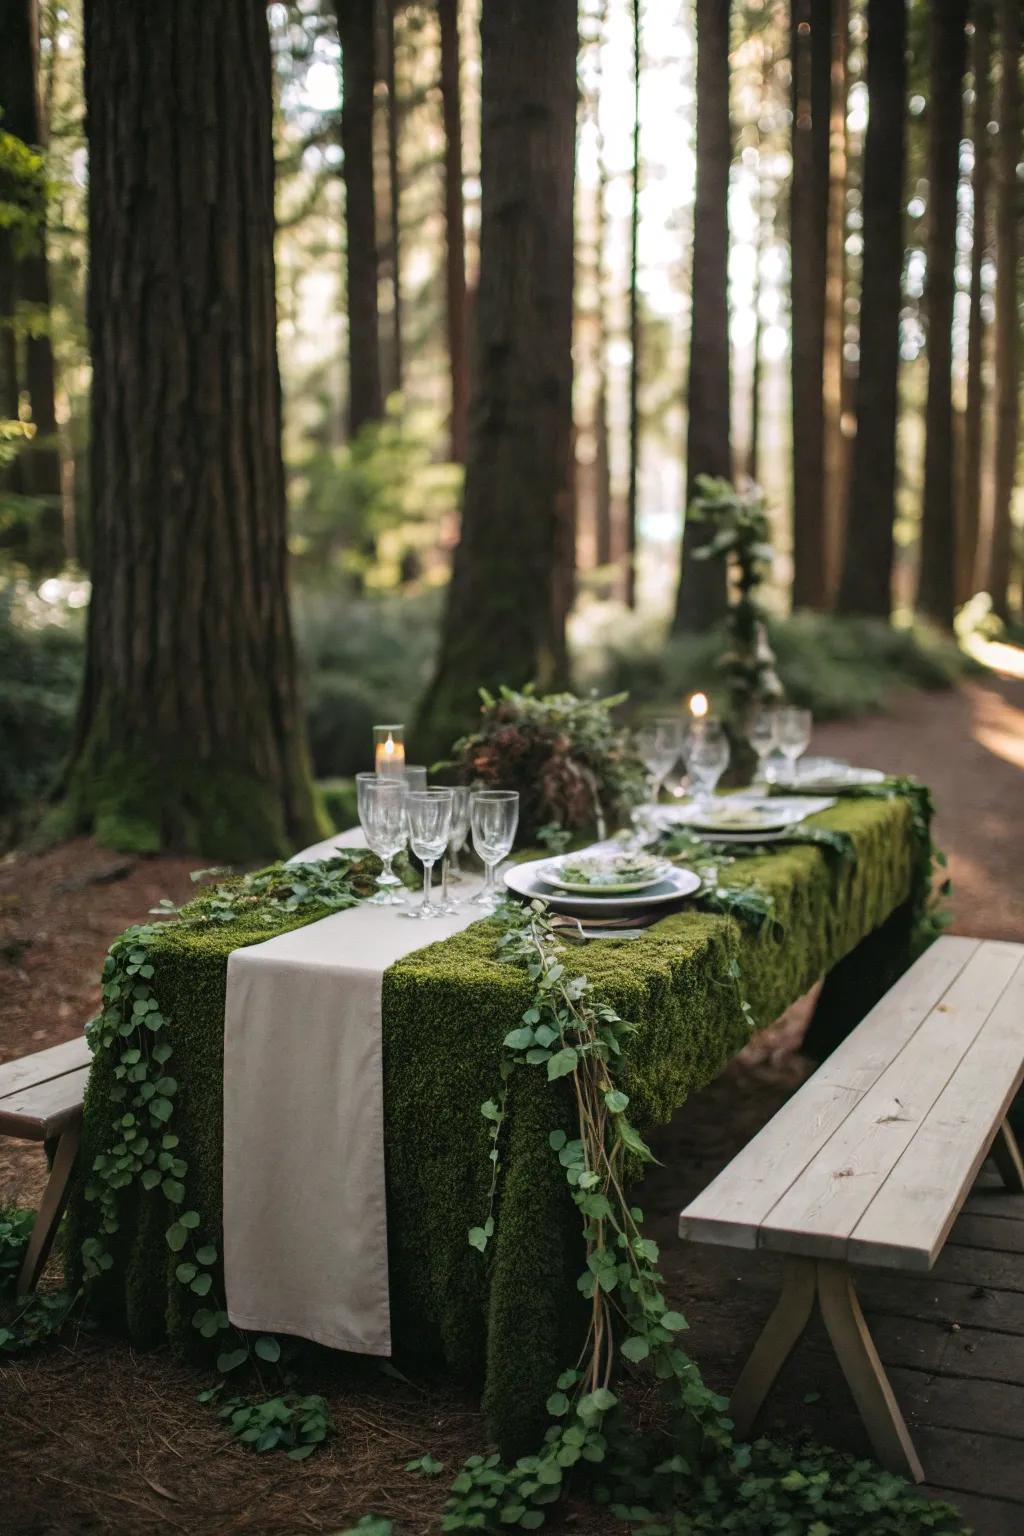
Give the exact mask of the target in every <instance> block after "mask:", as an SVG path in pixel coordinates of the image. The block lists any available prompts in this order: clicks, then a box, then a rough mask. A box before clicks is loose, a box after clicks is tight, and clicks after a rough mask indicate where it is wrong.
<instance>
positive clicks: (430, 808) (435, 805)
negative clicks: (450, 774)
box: [402, 789, 453, 918]
mask: <svg viewBox="0 0 1024 1536" xmlns="http://www.w3.org/2000/svg"><path fill="white" fill-rule="evenodd" d="M452 798H453V797H452V791H451V790H450V789H413V790H407V791H406V795H405V814H406V820H407V821H408V824H409V846H410V848H411V849H412V851H413V853H414V854H415V855H416V857H417V858H418V859H419V861H420V863H421V864H422V865H423V899H422V901H421V902H420V904H419V906H418V907H414V908H413V909H412V911H410V912H403V913H402V916H403V917H411V918H424V917H440V915H441V909H440V907H439V906H438V905H437V904H436V902H433V901H431V899H430V881H431V873H432V871H433V868H434V865H435V864H436V863H437V861H438V859H439V858H441V857H442V856H443V854H444V851H445V849H446V848H447V846H448V838H449V835H450V833H451V826H452Z"/></svg>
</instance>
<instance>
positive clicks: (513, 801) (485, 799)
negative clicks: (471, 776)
mask: <svg viewBox="0 0 1024 1536" xmlns="http://www.w3.org/2000/svg"><path fill="white" fill-rule="evenodd" d="M469 821H470V826H471V827H472V829H473V849H474V851H475V853H476V855H477V857H478V858H479V859H481V860H482V861H483V865H484V868H485V870H486V871H487V873H486V875H485V877H484V888H483V890H482V891H481V892H480V894H479V895H478V896H474V897H473V905H474V906H478V907H495V906H497V904H498V902H499V900H500V896H499V893H498V886H497V881H496V879H495V870H496V868H497V866H498V865H499V864H500V862H501V860H502V859H503V858H505V857H506V856H507V855H508V854H509V853H511V852H512V844H513V843H514V842H515V840H516V828H517V827H518V825H519V791H518V790H517V789H475V790H474V791H473V793H472V794H471V795H470V797H469Z"/></svg>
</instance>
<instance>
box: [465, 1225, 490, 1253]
mask: <svg viewBox="0 0 1024 1536" xmlns="http://www.w3.org/2000/svg"><path fill="white" fill-rule="evenodd" d="M469 1246H470V1247H471V1248H478V1249H479V1250H480V1252H481V1253H483V1251H484V1249H485V1248H486V1247H487V1233H486V1232H485V1231H484V1229H483V1227H470V1229H469Z"/></svg>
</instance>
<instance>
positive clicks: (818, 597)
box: [790, 0, 832, 608]
mask: <svg viewBox="0 0 1024 1536" xmlns="http://www.w3.org/2000/svg"><path fill="white" fill-rule="evenodd" d="M831 10H832V6H831V0H816V3H815V5H814V7H813V11H812V6H811V0H793V5H792V11H791V15H792V46H791V51H790V60H791V68H792V78H793V182H792V190H791V193H790V251H791V253H792V255H791V271H792V295H793V297H792V303H791V314H792V329H793V354H792V385H793V606H794V608H823V607H824V606H825V599H826V577H825V509H824V449H825V412H824V395H823V384H824V365H825V242H826V236H827V230H828V156H829V114H830V77H831V65H832V28H831V20H832V18H831ZM812 17H813V19H812Z"/></svg>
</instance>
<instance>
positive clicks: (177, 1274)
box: [174, 1264, 199, 1285]
mask: <svg viewBox="0 0 1024 1536" xmlns="http://www.w3.org/2000/svg"><path fill="white" fill-rule="evenodd" d="M198 1273H199V1271H198V1270H197V1269H196V1267H195V1265H194V1264H179V1265H178V1267H177V1269H176V1270H175V1271H174V1278H175V1279H176V1280H177V1281H178V1282H179V1283H180V1284H181V1285H190V1284H191V1283H192V1281H193V1280H194V1279H195V1277H196V1275H197V1274H198Z"/></svg>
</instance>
